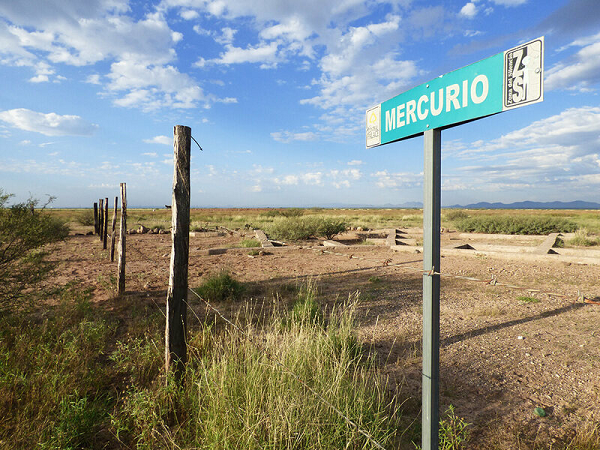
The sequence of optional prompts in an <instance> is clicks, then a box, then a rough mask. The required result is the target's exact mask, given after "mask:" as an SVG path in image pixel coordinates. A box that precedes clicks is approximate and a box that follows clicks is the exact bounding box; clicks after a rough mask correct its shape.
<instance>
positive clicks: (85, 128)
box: [0, 108, 98, 136]
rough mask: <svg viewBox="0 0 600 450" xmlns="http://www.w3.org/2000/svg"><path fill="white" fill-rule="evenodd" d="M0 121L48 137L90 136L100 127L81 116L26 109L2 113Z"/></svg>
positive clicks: (0, 113)
mask: <svg viewBox="0 0 600 450" xmlns="http://www.w3.org/2000/svg"><path fill="white" fill-rule="evenodd" d="M0 120H2V121H3V122H6V123H8V124H10V125H12V126H13V127H15V128H19V129H21V130H25V131H33V132H36V133H41V134H44V135H46V136H90V135H92V134H93V133H94V132H95V131H96V130H97V129H98V125H96V124H92V123H89V122H87V121H85V120H83V119H82V118H81V117H79V116H75V115H64V116H61V115H59V114H56V113H48V114H44V113H40V112H36V111H31V110H29V109H25V108H19V109H10V110H7V111H2V112H0Z"/></svg>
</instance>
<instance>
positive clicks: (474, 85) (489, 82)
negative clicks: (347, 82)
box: [366, 37, 544, 148]
mask: <svg viewBox="0 0 600 450" xmlns="http://www.w3.org/2000/svg"><path fill="white" fill-rule="evenodd" d="M543 47H544V38H543V37H540V38H538V39H535V40H533V41H531V42H527V43H525V44H523V45H519V46H517V47H514V48H511V49H509V50H506V51H504V52H501V53H498V54H496V55H494V56H491V57H489V58H486V59H484V60H481V61H479V62H476V63H474V64H471V65H468V66H466V67H463V68H462V69H458V70H455V71H453V72H450V73H447V74H445V75H442V76H440V77H438V78H435V79H433V80H431V81H429V82H427V83H424V84H421V85H420V86H417V87H415V88H413V89H411V90H409V91H406V92H404V93H402V94H399V95H397V96H396V97H394V98H391V99H390V100H387V101H385V102H383V103H381V104H380V105H376V106H374V107H372V108H370V109H368V110H367V114H366V144H367V148H371V147H376V146H378V145H383V144H387V143H389V142H394V141H399V140H402V139H407V138H410V137H413V136H416V135H419V134H421V133H423V132H424V131H426V130H430V129H445V128H449V127H453V126H456V125H460V124H462V123H465V122H469V121H472V120H475V119H479V118H482V117H486V116H490V115H492V114H497V113H499V112H502V111H507V110H509V109H514V108H518V107H521V106H525V105H530V104H532V103H537V102H541V101H543V100H544V89H543V73H544V61H543V54H544V51H543Z"/></svg>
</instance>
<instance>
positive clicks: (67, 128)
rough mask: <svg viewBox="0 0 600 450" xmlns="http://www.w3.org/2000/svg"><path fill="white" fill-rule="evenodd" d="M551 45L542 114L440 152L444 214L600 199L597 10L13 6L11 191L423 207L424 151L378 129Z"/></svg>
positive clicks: (174, 0) (8, 84) (7, 42)
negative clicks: (438, 80) (378, 135)
mask: <svg viewBox="0 0 600 450" xmlns="http://www.w3.org/2000/svg"><path fill="white" fill-rule="evenodd" d="M539 36H545V45H546V50H545V101H544V102H543V103H539V104H535V105H531V106H527V107H524V108H519V109H517V110H514V111H509V112H506V113H503V114H499V115H496V116H493V117H489V118H485V119H481V120H478V121H475V122H472V123H469V124H466V125H462V126H459V127H455V128H452V129H449V130H445V131H444V132H443V133H442V155H443V163H442V164H443V165H442V178H443V181H442V184H443V193H442V204H443V205H451V204H456V203H460V204H466V203H470V202H477V201H490V202H495V201H502V202H513V201H521V200H535V201H552V200H562V201H571V200H578V199H581V200H591V201H597V200H598V192H599V188H600V98H599V96H598V89H599V88H600V2H599V1H598V0H544V1H541V0H473V1H471V2H466V1H465V0H462V1H458V0H446V1H441V0H437V1H419V0H366V1H365V0H305V1H287V0H162V1H161V0H156V1H150V0H148V1H144V0H131V1H128V0H86V1H81V0H27V1H13V0H0V79H1V80H2V89H0V188H1V189H3V190H4V191H5V192H9V193H13V194H15V198H16V199H17V200H24V199H26V198H28V197H29V196H30V195H32V196H34V197H36V198H40V199H44V198H46V197H45V196H46V195H53V196H56V197H57V200H56V201H55V203H54V206H57V207H69V206H73V207H78V206H89V205H91V203H92V202H93V201H95V200H97V199H98V198H100V197H114V196H116V195H118V184H119V183H120V182H126V183H127V187H128V198H129V204H130V205H131V206H156V205H164V204H169V203H171V185H172V177H173V148H172V145H173V126H174V125H178V124H180V125H187V126H189V127H191V129H192V136H193V137H194V138H195V139H196V140H197V141H198V142H199V143H200V145H201V146H202V148H203V149H204V151H202V152H201V151H200V150H199V148H198V147H196V146H195V145H194V147H193V148H192V205H193V206H240V207H245V206H323V205H332V204H369V205H375V206H381V205H384V204H402V203H405V202H413V201H417V202H418V201H421V200H422V179H423V138H422V137H416V138H413V139H410V140H406V141H402V142H397V143H392V144H388V145H384V146H381V147H376V148H373V149H368V150H367V149H366V148H365V130H364V128H365V126H364V117H365V110H366V109H367V108H368V107H370V106H372V105H374V104H377V103H380V102H382V101H384V100H387V99H389V98H391V97H393V96H395V95H397V94H399V93H401V92H403V91H405V90H408V89H410V88H411V87H414V86H416V85H418V84H421V83H423V82H426V81H428V80H431V79H433V78H435V77H437V76H439V75H442V74H444V73H447V72H449V71H452V70H454V69H457V68H460V67H463V66H465V65H468V64H471V63H473V62H476V61H478V60H480V59H483V58H486V57H488V56H491V55H493V54H496V53H498V52H501V51H503V50H506V49H508V48H511V47H514V46H516V45H518V44H519V43H522V42H526V41H529V40H532V39H535V38H537V37H539Z"/></svg>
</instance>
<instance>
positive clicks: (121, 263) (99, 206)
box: [94, 183, 127, 295]
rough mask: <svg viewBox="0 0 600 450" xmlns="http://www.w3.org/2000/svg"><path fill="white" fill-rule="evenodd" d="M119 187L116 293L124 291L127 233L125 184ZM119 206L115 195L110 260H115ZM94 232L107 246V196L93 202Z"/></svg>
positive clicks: (104, 245) (106, 246)
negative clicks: (118, 216)
mask: <svg viewBox="0 0 600 450" xmlns="http://www.w3.org/2000/svg"><path fill="white" fill-rule="evenodd" d="M120 189H121V223H120V230H119V247H118V256H119V259H118V263H117V293H118V294H119V295H120V294H123V293H124V292H125V236H126V235H127V186H126V184H125V183H121V184H120ZM118 207H119V197H115V205H114V208H113V216H112V230H111V233H110V260H111V262H112V261H114V260H115V242H116V233H115V228H116V225H117V209H118ZM94 233H95V234H97V235H98V236H99V237H100V241H101V242H102V248H103V249H104V250H107V248H108V197H106V198H103V199H102V198H101V199H99V200H98V203H94Z"/></svg>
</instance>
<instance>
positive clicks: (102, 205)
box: [98, 199, 104, 241]
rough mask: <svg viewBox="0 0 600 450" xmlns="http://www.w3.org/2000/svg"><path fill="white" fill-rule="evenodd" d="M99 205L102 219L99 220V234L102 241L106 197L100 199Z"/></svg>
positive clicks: (99, 213)
mask: <svg viewBox="0 0 600 450" xmlns="http://www.w3.org/2000/svg"><path fill="white" fill-rule="evenodd" d="M98 206H99V208H98V215H99V219H100V220H99V222H98V236H100V241H102V231H103V227H104V199H99V200H98Z"/></svg>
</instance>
